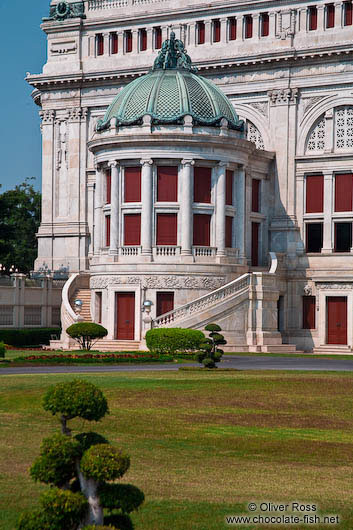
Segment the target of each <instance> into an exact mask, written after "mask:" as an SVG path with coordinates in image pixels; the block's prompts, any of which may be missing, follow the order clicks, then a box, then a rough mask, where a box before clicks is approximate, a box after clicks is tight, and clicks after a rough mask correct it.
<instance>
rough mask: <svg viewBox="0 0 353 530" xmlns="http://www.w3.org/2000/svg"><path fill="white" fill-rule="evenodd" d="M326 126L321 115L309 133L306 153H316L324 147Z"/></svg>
mask: <svg viewBox="0 0 353 530" xmlns="http://www.w3.org/2000/svg"><path fill="white" fill-rule="evenodd" d="M325 137H326V126H325V118H324V117H323V116H322V117H320V118H319V120H318V121H317V122H316V124H315V125H314V127H313V128H312V130H311V133H309V139H308V142H307V146H306V151H307V153H317V152H318V151H323V150H324V149H325Z"/></svg>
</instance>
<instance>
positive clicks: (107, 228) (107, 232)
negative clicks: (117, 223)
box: [105, 215, 110, 247]
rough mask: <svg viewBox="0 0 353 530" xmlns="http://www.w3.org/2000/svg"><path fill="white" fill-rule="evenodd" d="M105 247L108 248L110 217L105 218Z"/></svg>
mask: <svg viewBox="0 0 353 530" xmlns="http://www.w3.org/2000/svg"><path fill="white" fill-rule="evenodd" d="M105 246H106V247H110V215H106V217H105Z"/></svg>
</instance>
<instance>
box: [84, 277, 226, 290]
mask: <svg viewBox="0 0 353 530" xmlns="http://www.w3.org/2000/svg"><path fill="white" fill-rule="evenodd" d="M225 281H226V280H225V277H224V276H213V277H210V276H177V275H175V276H169V275H168V276H167V275H149V276H93V277H92V278H91V289H106V288H107V287H110V286H114V285H125V284H128V285H140V286H141V287H145V288H147V289H210V290H211V289H218V288H219V287H221V286H222V285H224V284H225Z"/></svg>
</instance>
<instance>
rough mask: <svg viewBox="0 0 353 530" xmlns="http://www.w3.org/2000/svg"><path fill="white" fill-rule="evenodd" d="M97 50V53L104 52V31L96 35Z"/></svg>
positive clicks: (101, 53)
mask: <svg viewBox="0 0 353 530" xmlns="http://www.w3.org/2000/svg"><path fill="white" fill-rule="evenodd" d="M96 50H97V55H103V54H104V37H103V34H102V33H98V34H97V35H96Z"/></svg>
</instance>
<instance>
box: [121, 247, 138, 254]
mask: <svg viewBox="0 0 353 530" xmlns="http://www.w3.org/2000/svg"><path fill="white" fill-rule="evenodd" d="M140 254H141V247H121V248H120V255H121V256H139V255H140Z"/></svg>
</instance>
